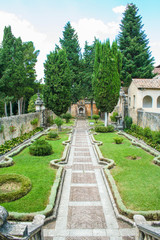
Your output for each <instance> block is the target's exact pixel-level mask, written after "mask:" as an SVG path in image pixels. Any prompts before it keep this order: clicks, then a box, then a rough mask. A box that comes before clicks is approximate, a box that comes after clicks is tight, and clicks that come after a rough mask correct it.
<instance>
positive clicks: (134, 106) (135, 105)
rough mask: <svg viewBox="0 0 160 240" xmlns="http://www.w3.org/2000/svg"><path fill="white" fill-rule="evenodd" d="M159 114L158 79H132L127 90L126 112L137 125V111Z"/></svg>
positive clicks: (159, 95)
mask: <svg viewBox="0 0 160 240" xmlns="http://www.w3.org/2000/svg"><path fill="white" fill-rule="evenodd" d="M140 109H141V110H143V111H145V112H150V113H160V79H159V78H153V79H132V82H131V84H130V86H129V88H128V112H129V115H130V116H131V117H132V119H133V122H135V123H137V111H138V110H140Z"/></svg>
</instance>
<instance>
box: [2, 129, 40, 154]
mask: <svg viewBox="0 0 160 240" xmlns="http://www.w3.org/2000/svg"><path fill="white" fill-rule="evenodd" d="M42 129H43V128H40V127H38V128H36V129H34V130H33V131H31V132H29V133H25V134H23V135H22V136H20V137H16V138H13V139H12V140H8V141H5V143H4V144H2V145H0V156H1V155H3V154H5V153H6V152H8V151H10V150H12V149H13V148H14V147H16V146H18V145H19V144H21V143H23V142H24V141H25V140H27V139H29V138H31V137H32V136H33V135H34V134H35V133H37V132H39V131H42Z"/></svg>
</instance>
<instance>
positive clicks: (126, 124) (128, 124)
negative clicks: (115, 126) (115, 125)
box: [124, 116, 132, 129]
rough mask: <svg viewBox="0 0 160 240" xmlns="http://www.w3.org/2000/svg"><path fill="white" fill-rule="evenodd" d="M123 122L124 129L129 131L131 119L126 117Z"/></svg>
mask: <svg viewBox="0 0 160 240" xmlns="http://www.w3.org/2000/svg"><path fill="white" fill-rule="evenodd" d="M124 122H125V128H127V129H130V128H131V125H132V118H131V117H129V116H126V117H125V118H124Z"/></svg>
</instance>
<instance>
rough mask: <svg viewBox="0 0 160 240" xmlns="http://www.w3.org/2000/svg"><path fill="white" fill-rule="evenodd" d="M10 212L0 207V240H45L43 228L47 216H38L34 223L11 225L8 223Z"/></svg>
mask: <svg viewBox="0 0 160 240" xmlns="http://www.w3.org/2000/svg"><path fill="white" fill-rule="evenodd" d="M7 217H8V212H7V210H6V209H5V208H4V207H2V206H0V239H1V240H20V239H21V240H43V239H44V238H43V231H42V227H43V225H44V221H45V216H44V215H36V216H35V217H34V219H33V221H32V222H30V223H29V222H28V223H16V222H15V223H10V222H8V221H7Z"/></svg>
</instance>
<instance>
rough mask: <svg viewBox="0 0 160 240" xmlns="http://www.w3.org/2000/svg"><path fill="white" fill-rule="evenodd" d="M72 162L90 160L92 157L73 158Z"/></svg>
mask: <svg viewBox="0 0 160 240" xmlns="http://www.w3.org/2000/svg"><path fill="white" fill-rule="evenodd" d="M73 162H92V159H91V158H88V157H87V158H82V157H81V158H77V157H76V158H73Z"/></svg>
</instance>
